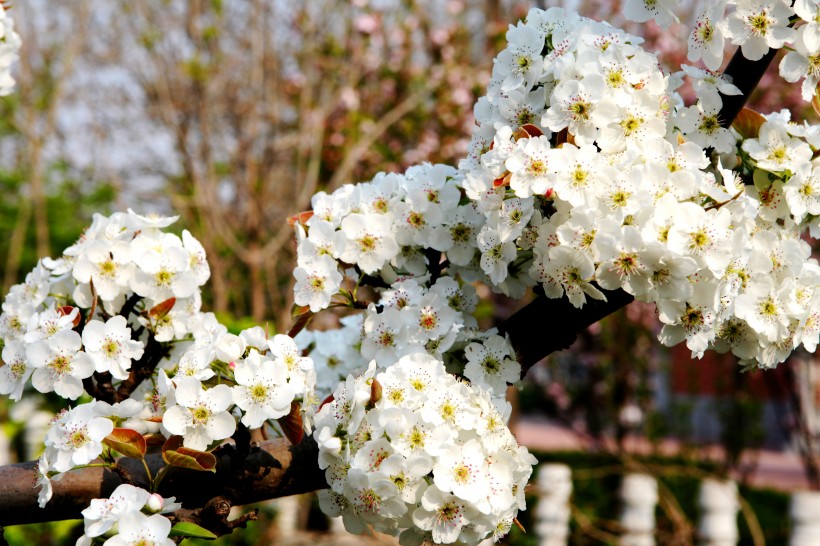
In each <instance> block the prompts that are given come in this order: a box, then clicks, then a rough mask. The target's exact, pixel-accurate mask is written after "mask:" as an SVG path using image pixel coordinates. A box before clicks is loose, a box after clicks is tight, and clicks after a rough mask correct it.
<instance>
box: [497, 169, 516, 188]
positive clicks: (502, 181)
mask: <svg viewBox="0 0 820 546" xmlns="http://www.w3.org/2000/svg"><path fill="white" fill-rule="evenodd" d="M510 178H512V173H511V172H506V173H504V176H502V177H501V178H496V179H495V180H493V187H494V188H497V187H499V186H509V185H510Z"/></svg>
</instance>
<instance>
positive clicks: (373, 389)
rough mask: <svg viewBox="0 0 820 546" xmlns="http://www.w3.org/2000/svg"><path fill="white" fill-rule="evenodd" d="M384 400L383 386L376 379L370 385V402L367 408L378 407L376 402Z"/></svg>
mask: <svg viewBox="0 0 820 546" xmlns="http://www.w3.org/2000/svg"><path fill="white" fill-rule="evenodd" d="M381 399H382V385H381V383H379V382H378V381H377V380H376V378H375V377H374V378H373V382H372V383H371V384H370V400H369V401H368V402H367V407H368V408H372V407H373V406H375V405H376V402H378V401H379V400H381Z"/></svg>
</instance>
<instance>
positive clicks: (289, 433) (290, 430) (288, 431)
mask: <svg viewBox="0 0 820 546" xmlns="http://www.w3.org/2000/svg"><path fill="white" fill-rule="evenodd" d="M277 422H278V423H279V425H280V426H281V427H282V432H284V433H285V436H286V437H287V439H288V440H290V443H292V444H293V445H296V444H298V443H300V442H301V441H302V437H303V436H304V435H305V428H304V424H303V423H302V408H301V406H300V405H299V402H296V401H295V400H294V401H293V402H291V404H290V413H289V414H287V415H285V416H284V417H280V418H279V419H277Z"/></svg>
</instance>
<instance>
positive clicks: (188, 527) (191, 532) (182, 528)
mask: <svg viewBox="0 0 820 546" xmlns="http://www.w3.org/2000/svg"><path fill="white" fill-rule="evenodd" d="M168 536H172V537H186V538H205V539H208V540H213V539H215V538H219V537H217V536H216V535H215V534H213V533H212V532H210V531H209V530H207V529H205V528H204V527H200V526H199V525H197V524H196V523H191V522H190V521H181V522H179V523H177V524H175V525H174V526H173V527H171V532H170V533H169V535H168Z"/></svg>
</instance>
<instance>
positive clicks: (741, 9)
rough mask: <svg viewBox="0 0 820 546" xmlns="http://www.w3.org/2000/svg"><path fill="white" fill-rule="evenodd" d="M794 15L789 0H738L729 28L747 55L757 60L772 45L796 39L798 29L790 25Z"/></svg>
mask: <svg viewBox="0 0 820 546" xmlns="http://www.w3.org/2000/svg"><path fill="white" fill-rule="evenodd" d="M792 15H794V11H793V10H792V8H791V4H790V2H786V1H785V0H737V2H736V4H735V11H734V12H733V13H732V14H731V15H730V16H729V19H728V22H727V24H726V27H725V32H726V35H727V37H728V38H730V39H731V40H732V43H733V44H735V45H739V46H740V48H741V50H742V51H743V56H744V57H746V58H747V59H749V60H750V61H757V60H759V59H760V58H762V57H763V55H765V54H766V53H767V52H768V51H769V48H774V49H780V48H781V47H783V44H784V43H785V42H790V41H792V39H793V38H794V30H793V29H791V28H789V27H788V24H789V17H791V16H792Z"/></svg>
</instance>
